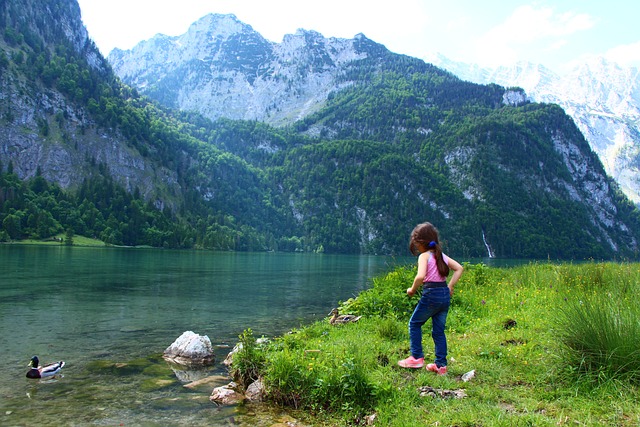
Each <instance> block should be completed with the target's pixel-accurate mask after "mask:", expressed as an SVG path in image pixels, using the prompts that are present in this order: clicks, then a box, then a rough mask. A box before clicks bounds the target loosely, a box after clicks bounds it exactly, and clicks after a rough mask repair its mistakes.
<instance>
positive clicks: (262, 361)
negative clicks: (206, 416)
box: [234, 263, 640, 426]
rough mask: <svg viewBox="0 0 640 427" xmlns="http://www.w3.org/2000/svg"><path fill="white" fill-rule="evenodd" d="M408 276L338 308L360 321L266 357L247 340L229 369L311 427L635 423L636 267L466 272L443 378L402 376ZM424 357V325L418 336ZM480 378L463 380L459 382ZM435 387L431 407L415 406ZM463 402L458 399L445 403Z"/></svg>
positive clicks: (271, 347)
mask: <svg viewBox="0 0 640 427" xmlns="http://www.w3.org/2000/svg"><path fill="white" fill-rule="evenodd" d="M414 274H415V270H414V267H413V266H409V267H406V268H399V269H397V270H395V271H393V272H391V273H389V274H387V275H385V276H383V277H379V278H376V279H374V281H373V284H372V287H371V289H369V290H367V291H364V292H363V293H361V294H360V295H359V296H358V297H357V298H355V299H352V300H349V301H346V302H345V303H343V306H342V307H341V312H342V313H352V314H358V315H362V316H363V317H362V319H361V320H360V321H358V322H357V323H351V324H345V325H340V326H332V325H330V324H329V322H328V320H327V321H322V322H318V323H316V324H313V325H310V326H308V327H304V328H302V329H300V330H296V331H293V333H291V334H287V335H285V336H283V337H281V338H279V339H276V340H274V341H273V342H271V343H270V344H268V345H267V346H266V347H264V348H260V347H256V346H255V345H253V344H252V343H253V341H252V340H251V338H252V337H251V336H250V331H248V332H249V333H248V334H247V333H245V336H244V337H242V341H243V343H244V344H245V349H244V350H243V351H242V352H241V353H239V355H238V356H237V357H236V359H235V361H234V368H235V369H236V370H237V373H238V374H240V375H241V376H242V375H244V381H245V382H247V383H248V382H249V381H250V380H251V379H252V378H256V377H258V376H260V377H262V378H263V382H264V383H265V384H266V389H267V392H268V398H269V400H270V401H271V402H273V403H275V404H278V405H283V406H287V407H289V408H296V409H298V410H300V414H299V415H300V416H301V417H305V415H303V414H307V415H310V418H306V422H308V423H313V424H315V425H365V423H366V422H367V417H371V416H372V415H374V414H375V421H374V424H375V425H378V426H416V425H428V426H514V425H533V426H558V425H560V426H562V425H567V426H576V425H611V426H614V425H615V426H627V425H628V426H636V425H639V424H640V404H639V403H638V397H639V393H638V381H639V380H640V353H639V351H640V350H639V349H640V308H638V304H637V295H638V291H639V290H640V267H639V265H638V264H617V263H587V264H579V265H570V264H567V265H553V264H530V265H525V266H521V267H516V268H508V269H506V268H505V269H503V268H488V267H486V266H484V265H472V266H466V271H465V275H464V276H463V278H462V280H461V281H460V282H459V284H458V286H457V287H456V293H455V295H454V298H453V300H452V307H451V310H450V312H449V318H448V323H447V337H448V344H449V373H448V375H446V376H442V377H438V376H436V375H435V374H433V373H431V372H427V371H425V370H424V369H419V370H407V369H402V368H400V367H398V366H397V361H398V360H399V359H402V358H404V357H406V356H407V355H408V354H409V340H408V333H407V321H408V318H409V317H410V315H411V312H412V309H413V306H414V305H415V303H416V302H417V299H416V298H417V297H416V298H414V299H410V298H409V297H407V296H406V294H405V289H406V288H407V287H408V285H409V284H410V283H411V280H412V279H413V275H414ZM423 331H424V338H423V339H424V344H425V352H426V353H427V354H426V359H427V360H431V359H432V358H433V343H432V340H431V337H430V334H429V331H430V322H429V323H427V324H426V325H425V327H424V328H423ZM471 370H475V373H476V375H475V377H474V378H473V379H471V380H470V381H469V382H463V381H461V379H460V377H461V375H462V374H464V373H465V372H468V371H471ZM427 386H428V387H432V388H433V389H435V391H436V397H432V396H430V395H427V396H424V397H423V396H421V395H420V394H421V393H420V391H421V390H425V389H424V387H427ZM442 390H451V391H459V390H464V392H465V393H466V396H467V397H465V398H461V399H456V398H451V399H449V398H443V397H441V395H440V394H439V392H440V391H442Z"/></svg>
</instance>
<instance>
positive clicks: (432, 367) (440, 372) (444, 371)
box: [427, 363, 447, 375]
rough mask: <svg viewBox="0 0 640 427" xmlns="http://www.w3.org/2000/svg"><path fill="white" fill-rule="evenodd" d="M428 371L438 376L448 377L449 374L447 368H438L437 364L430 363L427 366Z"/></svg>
mask: <svg viewBox="0 0 640 427" xmlns="http://www.w3.org/2000/svg"><path fill="white" fill-rule="evenodd" d="M427 371H431V372H435V373H436V374H438V375H446V374H447V367H446V366H440V367H439V368H438V365H436V364H435V363H429V364H428V365H427Z"/></svg>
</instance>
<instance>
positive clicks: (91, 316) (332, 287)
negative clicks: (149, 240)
mask: <svg viewBox="0 0 640 427" xmlns="http://www.w3.org/2000/svg"><path fill="white" fill-rule="evenodd" d="M412 262H414V259H413V258H410V257H406V258H392V257H383V256H348V255H326V254H283V253H236V252H233V253H232V252H222V253H221V252H207V251H168V250H167V251H165V250H157V249H148V250H147V249H124V248H83V247H72V248H69V247H58V246H28V245H0V331H1V335H0V356H1V357H2V362H3V363H2V366H3V368H2V369H1V370H0V425H16V426H23V425H24V426H46V425H52V426H53V425H55V426H58V425H79V426H84V425H115V426H119V425H126V426H131V425H145V426H155V425H158V426H160V425H162V426H166V425H193V426H205V425H207V426H215V425H251V421H250V420H251V413H247V412H250V410H248V409H246V408H234V407H231V408H229V407H226V408H225V407H217V406H216V405H214V404H212V403H210V402H209V400H208V398H209V395H210V394H211V390H212V386H208V387H207V388H201V389H196V390H190V389H187V388H185V387H184V383H185V381H181V380H179V379H178V376H177V374H174V372H173V371H171V369H170V368H169V367H168V365H167V363H166V362H164V360H163V359H162V358H161V357H160V356H161V354H162V352H163V351H164V350H165V349H166V348H167V347H168V346H169V345H171V343H172V342H173V341H175V339H176V338H178V337H179V336H180V335H181V334H182V333H183V332H184V331H188V330H190V331H193V332H196V333H198V334H201V335H207V336H208V337H209V338H210V339H211V342H212V344H213V345H214V347H215V349H216V363H215V364H214V365H213V366H212V367H211V368H210V369H208V370H207V371H206V372H205V373H204V374H205V375H209V374H210V375H226V373H227V370H226V367H225V366H224V365H223V364H222V361H223V360H224V358H225V357H226V355H227V354H228V352H229V351H230V349H231V347H233V346H234V345H235V344H236V343H237V341H238V335H239V334H241V333H242V332H243V331H244V330H245V329H247V328H251V329H252V330H253V332H254V336H256V337H260V336H262V335H264V336H266V337H274V336H277V335H281V334H283V333H285V332H287V331H288V330H290V329H292V328H296V327H299V326H302V325H305V324H309V323H311V322H313V321H315V320H319V319H323V318H325V317H327V315H328V313H329V311H330V310H331V309H332V308H333V307H336V306H337V305H338V303H339V302H340V301H344V300H346V299H347V298H350V297H352V296H355V295H357V294H358V293H359V292H360V291H362V290H364V289H367V288H368V287H369V286H370V280H371V278H373V277H374V276H376V275H379V274H382V273H384V272H386V271H389V270H391V269H392V268H394V267H395V266H396V265H399V264H406V263H412ZM33 355H37V356H39V358H40V361H41V364H46V363H51V362H53V361H57V360H64V361H65V362H66V364H67V365H66V366H65V368H64V369H63V371H62V373H63V375H62V376H60V377H57V378H55V379H49V380H29V379H27V378H25V373H26V371H27V364H28V363H29V360H30V358H31V357H32V356H33ZM227 382H228V381H227ZM225 383H226V382H225ZM220 385H222V384H220ZM243 417H244V418H246V419H248V420H249V421H243V419H244V418H243Z"/></svg>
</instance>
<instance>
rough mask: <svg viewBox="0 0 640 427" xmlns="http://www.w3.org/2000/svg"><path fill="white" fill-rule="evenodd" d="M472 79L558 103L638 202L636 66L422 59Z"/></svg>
mask: <svg viewBox="0 0 640 427" xmlns="http://www.w3.org/2000/svg"><path fill="white" fill-rule="evenodd" d="M425 60H426V61H427V62H431V63H433V64H434V65H436V66H438V67H441V68H444V69H446V70H448V71H450V72H452V73H453V74H455V75H457V76H458V77H460V78H462V79H464V80H468V81H471V82H475V83H482V84H487V83H496V84H499V85H501V86H506V87H511V86H518V87H521V88H523V89H524V90H525V92H526V93H527V95H528V96H529V98H530V99H531V100H532V101H535V102H547V103H554V104H558V105H560V106H561V107H562V108H563V109H564V110H565V111H566V112H567V114H569V115H570V116H571V117H572V118H573V120H574V121H575V123H576V125H577V126H578V128H580V130H581V132H582V133H583V135H584V136H585V138H586V139H587V141H588V142H589V144H590V145H591V148H592V149H593V150H594V151H595V152H596V153H597V154H598V156H599V157H600V160H601V161H602V163H603V165H604V167H605V170H606V171H607V173H608V174H609V175H610V176H611V177H613V178H614V179H615V180H616V181H617V182H618V184H619V185H620V188H621V190H622V191H623V192H624V193H625V194H626V195H627V197H629V199H631V200H632V201H633V202H634V203H636V204H637V205H638V204H640V71H639V70H638V69H636V68H624V67H621V66H619V65H617V64H615V63H612V62H608V61H606V60H605V59H603V58H598V59H594V60H592V61H590V62H585V63H584V64H582V65H580V66H578V67H576V68H574V69H573V70H572V71H571V72H570V73H568V74H566V75H564V76H560V75H558V74H556V73H554V72H553V71H551V70H549V69H548V68H545V67H544V66H543V65H540V64H532V63H525V62H521V63H517V64H515V65H513V66H511V67H498V68H496V69H483V68H480V67H479V66H477V65H472V64H464V63H460V62H455V61H451V60H449V59H447V58H446V57H444V56H442V55H434V56H432V57H429V58H426V59H425Z"/></svg>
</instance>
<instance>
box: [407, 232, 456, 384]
mask: <svg viewBox="0 0 640 427" xmlns="http://www.w3.org/2000/svg"><path fill="white" fill-rule="evenodd" d="M409 250H410V251H411V253H412V254H413V255H416V256H418V273H417V274H416V277H415V279H413V285H412V286H411V287H410V288H409V289H407V295H409V296H410V297H411V296H413V295H414V294H415V293H416V291H417V290H418V288H419V287H420V286H422V287H423V290H422V297H421V298H420V301H419V302H418V305H417V306H416V308H415V310H414V311H413V315H412V316H411V320H409V340H410V343H411V356H409V357H408V358H406V359H404V360H401V361H399V362H398V365H400V366H402V367H403V368H422V366H423V365H424V353H423V352H422V325H424V324H425V322H426V321H427V320H429V318H431V323H432V325H431V337H432V338H433V343H434V346H435V354H436V357H435V363H429V364H428V365H427V370H428V371H432V372H436V373H437V374H438V375H444V374H446V373H447V337H446V336H445V334H444V328H445V324H446V322H447V313H448V312H449V305H450V303H451V296H452V295H453V287H454V286H455V285H456V283H457V282H458V280H459V279H460V276H462V271H463V268H462V266H461V265H460V264H459V263H458V262H457V261H456V260H454V259H452V258H449V257H448V256H446V255H445V254H443V253H442V248H441V247H440V240H439V238H438V230H437V229H436V228H435V227H434V226H433V225H432V224H430V223H428V222H425V223H424V224H419V225H417V226H416V228H414V229H413V231H412V232H411V240H410V241H409ZM450 270H452V271H453V275H452V276H451V279H450V280H449V284H448V285H447V281H446V280H447V276H448V275H449V271H450Z"/></svg>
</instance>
